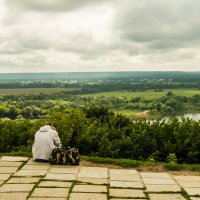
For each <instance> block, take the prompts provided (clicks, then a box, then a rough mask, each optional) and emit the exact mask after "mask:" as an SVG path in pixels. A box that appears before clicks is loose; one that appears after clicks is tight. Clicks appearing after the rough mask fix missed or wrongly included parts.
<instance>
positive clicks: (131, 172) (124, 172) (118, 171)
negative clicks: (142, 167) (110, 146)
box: [109, 169, 138, 175]
mask: <svg viewBox="0 0 200 200" xmlns="http://www.w3.org/2000/svg"><path fill="white" fill-rule="evenodd" d="M109 171H110V174H119V175H138V172H137V170H125V169H110V170H109Z"/></svg>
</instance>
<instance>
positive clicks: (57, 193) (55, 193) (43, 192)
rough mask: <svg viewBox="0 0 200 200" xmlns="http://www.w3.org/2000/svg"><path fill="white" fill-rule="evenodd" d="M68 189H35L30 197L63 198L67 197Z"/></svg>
mask: <svg viewBox="0 0 200 200" xmlns="http://www.w3.org/2000/svg"><path fill="white" fill-rule="evenodd" d="M68 193H69V189H68V188H36V189H35V190H34V191H33V193H32V195H31V197H42V198H44V197H63V198H66V197H67V196H68Z"/></svg>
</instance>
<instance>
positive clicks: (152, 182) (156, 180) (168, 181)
mask: <svg viewBox="0 0 200 200" xmlns="http://www.w3.org/2000/svg"><path fill="white" fill-rule="evenodd" d="M143 181H144V184H145V185H175V184H176V183H175V182H174V180H173V179H165V178H143Z"/></svg>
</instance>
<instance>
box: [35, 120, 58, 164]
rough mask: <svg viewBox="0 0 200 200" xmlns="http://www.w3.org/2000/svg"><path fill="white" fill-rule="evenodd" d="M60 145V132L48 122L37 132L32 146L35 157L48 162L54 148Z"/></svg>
mask: <svg viewBox="0 0 200 200" xmlns="http://www.w3.org/2000/svg"><path fill="white" fill-rule="evenodd" d="M58 145H60V138H59V136H58V132H57V131H56V130H55V128H54V127H53V126H52V124H51V123H49V122H48V123H46V124H45V125H44V126H43V127H41V128H40V129H39V130H38V131H37V132H36V134H35V140H34V143H33V146H32V154H33V159H34V160H35V161H39V162H48V160H49V158H50V156H51V152H52V150H53V149H54V148H55V147H56V146H58Z"/></svg>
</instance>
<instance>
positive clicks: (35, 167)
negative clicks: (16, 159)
mask: <svg viewBox="0 0 200 200" xmlns="http://www.w3.org/2000/svg"><path fill="white" fill-rule="evenodd" d="M49 167H50V166H49V165H25V166H23V167H22V168H21V169H22V170H40V169H45V170H48V169H49Z"/></svg>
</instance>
